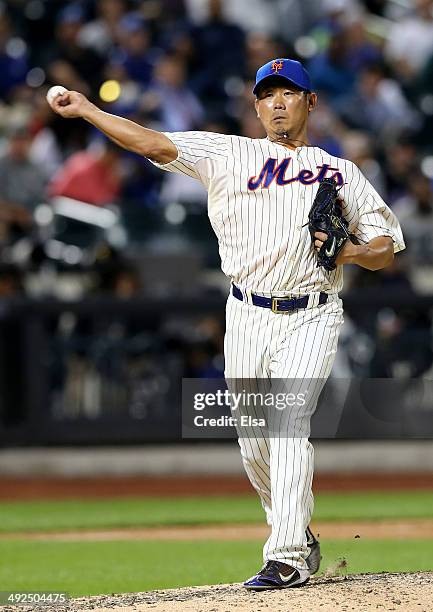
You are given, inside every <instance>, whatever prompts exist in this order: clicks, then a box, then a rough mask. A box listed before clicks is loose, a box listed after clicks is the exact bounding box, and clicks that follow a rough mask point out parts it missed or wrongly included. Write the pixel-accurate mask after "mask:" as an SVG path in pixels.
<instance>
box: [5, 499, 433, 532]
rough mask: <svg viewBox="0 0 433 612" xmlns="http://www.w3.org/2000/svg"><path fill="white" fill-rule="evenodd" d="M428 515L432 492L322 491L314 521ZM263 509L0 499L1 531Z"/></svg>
mask: <svg viewBox="0 0 433 612" xmlns="http://www.w3.org/2000/svg"><path fill="white" fill-rule="evenodd" d="M430 517H433V492H430V491H410V492H404V491H403V492H386V493H382V492H369V493H344V494H336V493H321V494H319V495H317V497H316V505H315V510H314V519H315V520H317V521H321V520H326V521H341V520H374V519H387V518H406V519H408V518H430ZM263 520H264V513H263V510H262V508H261V506H260V503H259V501H258V498H257V497H256V496H255V495H244V496H238V495H236V496H231V497H229V496H227V497H178V498H173V499H171V498H152V497H142V498H122V499H98V500H89V499H85V500H65V501H19V502H2V503H0V531H1V532H10V531H15V532H18V531H21V532H25V531H53V530H68V529H70V530H75V529H109V528H114V527H151V526H157V525H200V524H201V525H205V524H211V523H214V524H224V523H256V522H262V521H263Z"/></svg>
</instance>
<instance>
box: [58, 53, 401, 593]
mask: <svg viewBox="0 0 433 612" xmlns="http://www.w3.org/2000/svg"><path fill="white" fill-rule="evenodd" d="M253 91H254V95H255V97H256V99H255V108H256V111H257V116H258V118H259V120H260V121H261V122H262V124H263V126H264V128H265V131H266V134H267V136H266V138H259V139H251V138H244V137H240V136H227V135H222V134H216V133H209V132H198V131H197V132H184V133H159V132H157V131H154V130H151V129H147V128H145V127H142V126H140V125H137V124H136V123H134V122H132V121H129V120H127V119H124V118H122V117H117V116H113V115H111V114H109V113H106V112H104V111H102V110H100V109H99V108H97V107H96V106H95V105H94V104H92V103H91V102H90V101H88V100H87V99H86V98H85V97H84V96H83V95H82V94H80V93H78V92H75V91H66V92H64V93H60V94H59V95H57V96H56V97H55V98H53V99H52V100H51V101H50V105H51V107H52V108H53V110H54V111H55V112H57V113H58V114H59V115H61V116H62V117H65V118H75V117H81V118H82V119H84V120H85V121H88V122H89V123H91V124H92V125H94V126H95V127H96V128H98V129H99V130H101V131H102V132H103V133H104V134H106V135H107V136H108V137H109V138H111V140H113V141H114V142H116V143H117V144H118V145H120V146H121V147H124V148H125V149H128V150H130V151H134V152H135V153H138V154H140V155H143V156H144V157H146V158H148V159H149V160H151V161H152V162H153V163H154V164H155V165H157V166H158V167H160V168H162V169H164V170H167V171H170V172H179V173H181V174H186V175H188V176H191V177H193V178H195V179H197V180H199V181H201V183H203V185H204V186H205V187H206V189H207V190H208V194H209V197H208V214H209V219H210V222H211V224H212V227H213V229H214V231H215V233H216V235H217V237H218V241H219V251H220V256H221V265H222V270H223V272H224V273H225V274H226V275H227V276H228V277H229V278H230V280H231V283H232V284H231V290H230V295H229V296H228V300H227V312H226V315H227V320H226V336H225V375H226V378H227V379H239V380H242V379H267V380H269V381H271V382H272V381H273V380H276V381H279V384H283V385H284V381H293V380H295V381H296V380H298V381H310V383H309V389H311V387H314V388H313V392H312V393H310V395H308V393H307V395H306V397H307V400H306V401H304V402H303V403H301V404H300V405H297V406H296V407H293V408H291V409H286V410H285V411H281V413H279V416H278V419H279V421H278V422H276V419H275V418H274V419H273V427H272V430H269V431H261V435H260V436H257V437H254V436H244V437H243V436H240V437H239V445H240V450H241V455H242V460H243V463H244V466H245V469H246V472H247V474H248V477H249V479H250V481H251V483H252V485H253V487H254V488H255V489H256V491H257V493H258V495H259V496H260V501H261V503H262V505H263V508H264V510H265V512H266V517H267V521H268V523H269V525H270V527H271V533H270V536H269V538H268V540H267V542H266V543H265V545H264V549H263V558H264V565H263V567H262V568H261V569H260V570H259V571H258V573H257V574H256V575H255V576H253V577H252V578H250V579H249V580H247V581H246V582H245V583H244V586H245V587H246V588H248V589H255V590H258V589H279V588H287V587H293V586H299V585H302V584H305V583H306V582H308V580H309V577H310V575H311V574H312V573H314V572H315V571H317V569H318V567H319V562H320V549H319V543H318V541H317V540H316V538H314V536H313V534H312V533H311V531H310V529H309V527H308V526H309V523H310V519H311V515H312V511H313V495H312V490H311V487H312V478H313V448H312V446H311V444H310V442H309V440H308V436H309V431H310V419H311V416H312V414H313V413H314V410H315V407H316V402H317V398H318V395H319V393H320V391H321V388H322V386H323V384H324V382H325V380H326V378H327V377H328V376H329V373H330V371H331V367H332V364H333V361H334V357H335V353H336V350H337V341H338V335H339V330H340V327H341V324H342V321H343V310H342V302H341V300H340V298H339V296H338V294H339V291H340V290H341V288H342V283H343V265H344V264H348V263H350V264H356V265H359V266H362V267H364V268H367V269H369V270H379V269H381V268H384V267H386V266H387V265H389V264H390V263H391V262H392V260H393V257H394V253H396V252H398V251H400V250H402V249H404V247H405V245H404V241H403V237H402V233H401V229H400V226H399V223H398V221H397V219H396V217H395V215H394V214H393V213H392V212H391V210H390V209H389V208H388V207H387V205H386V204H385V202H384V201H383V200H382V198H381V197H380V196H379V195H378V193H377V192H376V191H375V189H374V188H373V187H372V185H371V184H370V183H369V182H368V181H367V180H366V178H365V177H364V176H363V175H362V173H361V172H360V170H359V169H358V168H357V166H356V165H354V164H353V163H352V162H350V161H348V160H345V159H340V158H338V157H334V156H332V155H329V154H328V153H327V152H326V151H324V150H323V149H320V148H319V147H316V146H313V145H310V144H309V141H308V135H307V124H308V117H309V115H310V113H311V112H313V111H314V109H315V107H316V105H317V95H316V93H314V91H313V88H312V84H311V82H310V78H309V75H308V73H307V72H306V70H305V69H304V67H303V66H302V64H300V63H299V62H297V61H294V60H291V59H285V58H278V59H275V60H272V61H270V62H268V63H267V64H265V65H264V66H262V67H261V68H260V69H259V70H258V72H257V77H256V82H255V86H254V90H253ZM311 381H313V382H311ZM307 386H308V385H307Z"/></svg>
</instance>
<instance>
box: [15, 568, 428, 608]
mask: <svg viewBox="0 0 433 612" xmlns="http://www.w3.org/2000/svg"><path fill="white" fill-rule="evenodd" d="M432 601H433V573H417V574H360V575H356V576H355V575H354V576H347V577H332V578H323V577H322V578H312V579H311V581H310V583H309V584H308V585H306V586H304V587H302V588H299V589H285V590H283V591H266V592H258V593H255V592H251V591H246V590H245V589H243V588H242V587H241V586H240V585H238V584H230V585H216V586H203V587H192V588H183V589H170V590H165V591H151V592H148V593H136V594H123V595H116V596H114V595H113V596H100V597H86V598H80V599H74V600H72V601H71V603H70V605H69V606H68V607H57V606H56V612H78V611H80V610H93V611H94V612H144V611H147V612H149V611H152V612H259V611H260V612H266V611H269V612H270V611H271V610H272V612H288V610H299V611H301V612H302V611H305V612H315V611H318V612H339V611H346V610H348V611H349V610H358V611H361V612H365V611H368V610H377V609H381V610H401V612H412V611H415V610H416V611H417V612H430V611H431V609H432V608H431V602H432ZM36 609H37V608H35V607H32V608H27V607H23V606H20V607H19V608H16V607H7V608H3V612H31V611H32V612H33V611H34V610H36ZM40 609H41V610H45V612H47V611H48V610H50V608H47V607H44V608H40Z"/></svg>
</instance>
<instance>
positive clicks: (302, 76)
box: [253, 58, 312, 94]
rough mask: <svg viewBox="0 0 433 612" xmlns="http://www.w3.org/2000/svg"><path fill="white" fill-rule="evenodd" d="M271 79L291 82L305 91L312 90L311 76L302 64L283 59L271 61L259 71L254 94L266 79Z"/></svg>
mask: <svg viewBox="0 0 433 612" xmlns="http://www.w3.org/2000/svg"><path fill="white" fill-rule="evenodd" d="M270 77H279V78H281V79H285V80H286V81H290V83H292V84H293V85H296V86H297V87H299V88H300V89H304V90H305V91H311V90H312V86H311V80H310V75H309V74H308V72H307V71H306V70H305V68H304V66H303V65H302V64H301V62H298V61H296V60H291V59H287V58H281V59H274V60H271V61H270V62H268V63H267V64H265V65H264V66H262V67H261V68H259V69H258V70H257V74H256V84H255V85H254V89H253V94H256V93H257V90H258V87H259V85H261V84H262V83H263V81H264V80H265V79H269V78H270Z"/></svg>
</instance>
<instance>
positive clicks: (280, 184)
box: [156, 132, 404, 295]
mask: <svg viewBox="0 0 433 612" xmlns="http://www.w3.org/2000/svg"><path fill="white" fill-rule="evenodd" d="M166 136H167V137H168V138H170V139H171V140H172V142H173V143H174V144H175V145H176V148H177V150H178V157H177V159H176V160H175V161H173V162H170V163H169V164H165V165H159V164H156V165H157V166H159V167H161V168H163V169H164V170H168V171H171V172H177V173H180V174H185V175H187V176H191V177H193V178H195V179H198V180H199V181H200V182H201V183H203V185H204V186H205V188H206V189H207V191H208V194H209V195H208V214H209V219H210V222H211V224H212V227H213V229H214V231H215V233H216V235H217V238H218V242H219V252H220V256H221V267H222V270H223V272H224V273H225V274H226V275H227V276H228V277H229V278H230V279H231V280H232V281H233V282H234V283H236V284H237V285H239V286H240V287H241V288H242V289H245V290H251V291H257V292H272V293H273V294H274V295H278V294H280V295H284V294H287V293H290V294H292V295H305V294H308V293H311V292H317V291H325V292H327V293H338V292H339V291H340V290H341V288H342V285H343V266H337V269H336V270H334V271H333V272H325V271H324V270H323V268H318V267H317V266H316V256H315V253H314V249H313V247H312V243H311V238H310V235H309V232H308V228H307V227H306V223H307V220H308V213H309V211H310V209H311V206H312V203H313V200H314V197H315V195H316V192H317V189H318V186H319V184H320V181H321V179H322V178H324V177H331V176H334V177H335V179H336V180H337V181H338V183H339V184H340V185H341V190H340V194H341V197H342V198H343V200H344V207H343V213H344V216H345V217H346V219H347V221H348V223H349V231H350V232H351V233H353V234H355V235H356V237H357V238H358V240H359V241H360V242H361V243H366V242H368V241H369V240H371V239H372V238H374V237H376V236H391V237H392V238H393V241H394V250H395V252H397V251H400V250H401V249H403V248H404V243H403V237H402V234H401V230H400V226H399V224H398V221H397V219H396V218H395V216H394V214H393V212H392V211H391V210H390V209H389V208H388V206H387V205H386V204H385V202H384V201H383V200H382V198H381V197H380V195H379V194H378V193H377V192H376V190H375V189H374V188H373V186H372V185H371V184H370V183H369V182H368V181H367V180H366V178H365V177H364V176H363V175H362V173H361V172H360V170H359V168H358V167H357V166H356V165H355V164H353V163H352V162H350V161H348V160H346V159H341V158H339V157H335V156H333V155H329V154H328V153H327V152H326V151H324V150H323V149H320V148H319V147H314V146H302V147H298V148H296V149H295V150H290V149H288V148H287V147H285V146H284V145H282V144H280V143H276V142H271V141H270V140H268V139H267V138H257V139H252V138H244V137H241V136H228V135H225V134H215V133H211V132H175V133H166Z"/></svg>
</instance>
